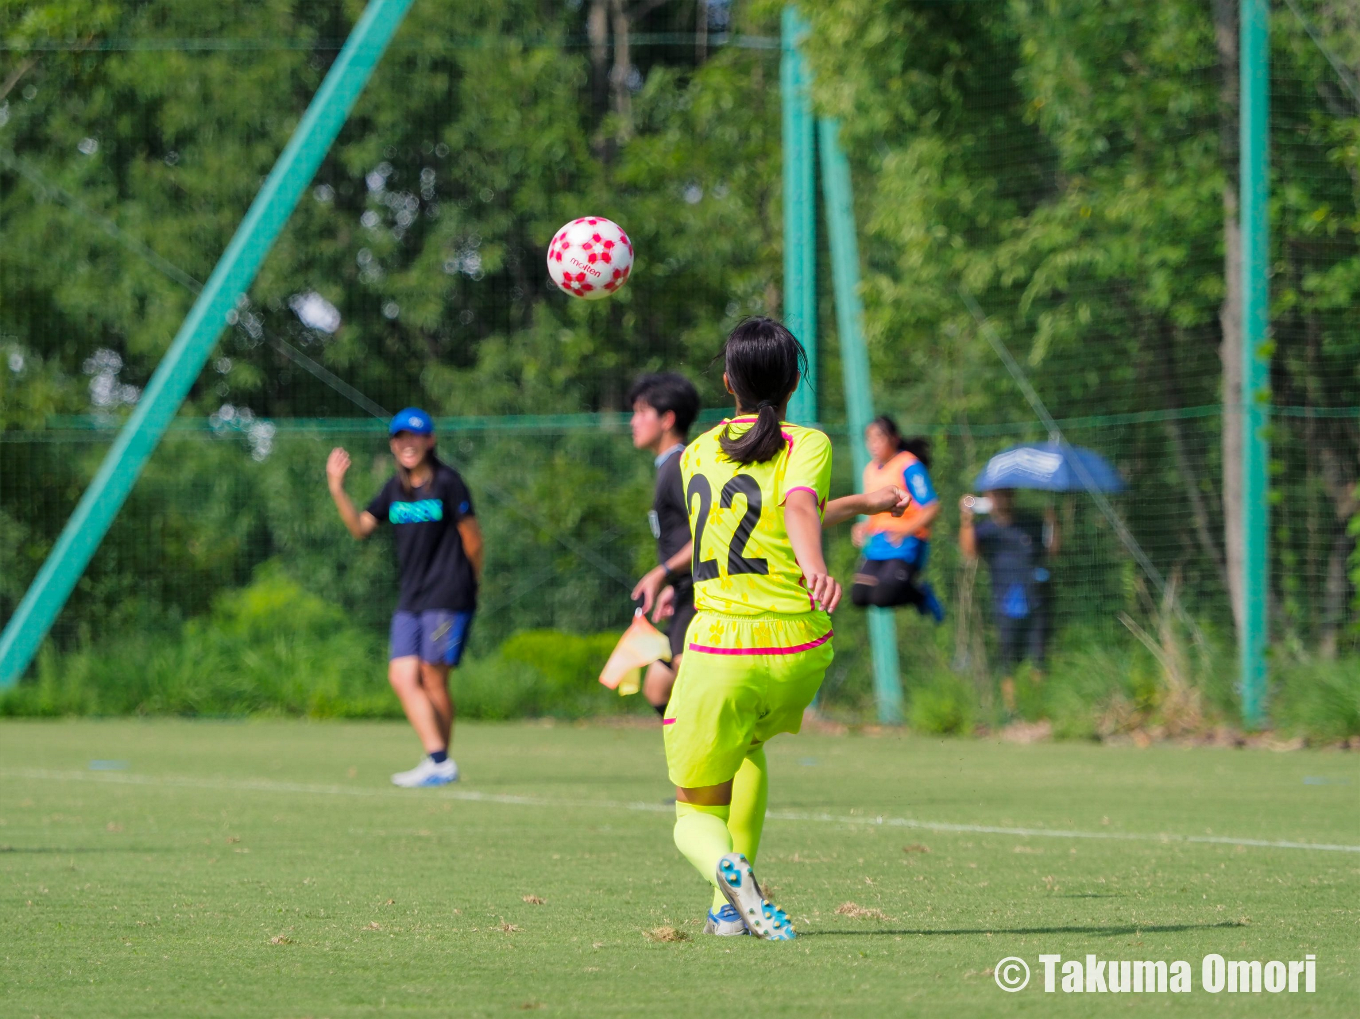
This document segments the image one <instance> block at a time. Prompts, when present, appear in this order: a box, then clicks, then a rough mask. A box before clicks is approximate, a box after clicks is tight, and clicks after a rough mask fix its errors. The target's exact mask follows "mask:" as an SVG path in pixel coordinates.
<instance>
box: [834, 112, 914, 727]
mask: <svg viewBox="0 0 1360 1019" xmlns="http://www.w3.org/2000/svg"><path fill="white" fill-rule="evenodd" d="M817 127H818V134H819V138H818V140H819V142H820V143H821V156H822V189H823V192H824V198H825V201H826V220H827V234H828V236H829V237H830V240H831V274H832V278H833V281H834V286H835V291H836V332H837V333H839V334H840V341H841V369H842V372H843V375H844V379H845V416H846V419H847V424H848V426H849V429H850V450H851V455H852V457H853V459H854V464H855V487H856V488H857V489H858V488H860V487H862V479H863V477H864V468H865V466H866V465H867V464H868V463H869V451H868V449H866V448H865V445H864V429H865V428H866V427H867V426H868V424H869V422H870V421H872V420H873V417H874V399H873V393H872V391H871V390H870V388H869V351H868V349H867V348H866V347H865V345H864V306H863V305H862V304H861V303H860V297H859V279H860V277H859V243H858V241H857V240H856V237H855V203H854V193H853V191H852V189H851V186H850V163H849V162H848V161H847V160H846V158H845V153H844V151H842V149H841V144H840V137H839V135H840V125H839V124H838V123H837V122H836V121H834V120H828V119H826V118H822V119H820V120H818V122H817ZM869 645H870V648H871V649H872V652H873V658H874V693H875V695H876V696H877V699H878V719H879V721H880V722H883V723H885V724H888V725H897V724H900V723H901V721H902V678H901V673H900V672H899V669H898V662H897V625H896V621H895V620H894V618H893V614H892V610H891V609H879V608H871V609H869Z"/></svg>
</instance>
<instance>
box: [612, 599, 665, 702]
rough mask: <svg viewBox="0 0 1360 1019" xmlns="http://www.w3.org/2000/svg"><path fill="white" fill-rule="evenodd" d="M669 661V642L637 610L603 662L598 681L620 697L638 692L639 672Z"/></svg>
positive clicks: (640, 676)
mask: <svg viewBox="0 0 1360 1019" xmlns="http://www.w3.org/2000/svg"><path fill="white" fill-rule="evenodd" d="M670 660H671V642H670V639H669V638H668V637H667V636H666V635H665V634H664V633H662V632H661V631H660V630H658V629H657V628H656V627H655V626H653V625H652V624H651V623H649V622H647V617H646V616H645V615H643V614H642V610H641V609H638V610H637V612H635V613H634V614H633V625H632V626H630V627H628V629H627V630H625V631H624V633H623V637H622V638H621V639H620V640H619V642H618V644H616V645H615V647H614V653H613V654H611V655H610V656H609V661H607V662H605V663H604V671H603V672H601V673H600V682H601V683H603V684H604V685H605V686H607V687H609V689H611V690H617V691H618V692H619V696H620V697H627V696H628V695H629V694H630V693H637V692H638V690H640V689H641V688H642V670H643V669H645V668H646V667H647V666H649V665H651V664H652V662H657V661H660V662H669V661H670Z"/></svg>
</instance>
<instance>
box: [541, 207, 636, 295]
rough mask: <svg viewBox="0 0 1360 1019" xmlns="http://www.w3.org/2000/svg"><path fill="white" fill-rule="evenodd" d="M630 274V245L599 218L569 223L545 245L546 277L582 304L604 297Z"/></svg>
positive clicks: (618, 229) (608, 222)
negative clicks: (546, 255)
mask: <svg viewBox="0 0 1360 1019" xmlns="http://www.w3.org/2000/svg"><path fill="white" fill-rule="evenodd" d="M632 271H633V242H632V241H630V240H629V239H628V235H627V234H626V233H624V232H623V228H622V227H620V226H619V225H618V224H617V223H615V222H613V221H611V220H608V219H605V218H604V217H603V216H582V217H581V218H580V219H573V220H572V221H571V222H570V223H568V224H567V225H566V226H564V227H562V229H561V230H559V231H557V235H556V236H555V237H553V239H552V244H550V245H548V275H549V276H551V277H552V281H553V282H554V283H556V284H557V286H558V288H559V289H561V290H564V291H566V292H567V293H569V294H571V295H572V296H573V297H579V298H581V299H582V300H585V301H598V300H599V299H600V298H602V297H608V296H609V295H610V294H612V293H614V291H616V290H618V289H619V287H621V286H623V285H624V284H625V283H627V282H628V277H629V275H630V274H631V273H632Z"/></svg>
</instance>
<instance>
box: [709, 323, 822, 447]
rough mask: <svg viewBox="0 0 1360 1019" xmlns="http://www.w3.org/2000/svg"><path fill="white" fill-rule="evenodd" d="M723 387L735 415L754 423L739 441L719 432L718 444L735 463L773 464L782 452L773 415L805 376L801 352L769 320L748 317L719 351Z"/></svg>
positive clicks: (728, 430) (781, 439) (729, 433)
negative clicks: (733, 400)
mask: <svg viewBox="0 0 1360 1019" xmlns="http://www.w3.org/2000/svg"><path fill="white" fill-rule="evenodd" d="M723 361H724V367H725V369H726V371H727V384H728V385H729V386H731V387H732V392H733V393H734V394H735V395H736V397H737V411H738V412H739V413H741V414H754V415H755V416H756V420H755V423H754V424H752V425H751V427H750V428H749V429H748V430H746V431H745V432H743V433H742V434H741V435H739V436H735V437H734V436H733V435H732V430H731V427H730V426H729V427H728V428H725V429H723V433H722V435H721V436H720V437H719V438H718V443H719V445H721V446H722V451H723V453H725V454H726V455H727V457H728V459H730V460H732V461H734V462H735V463H739V464H750V463H764V462H766V461H767V460H773V459H774V458H775V457H776V456H778V455H779V453H780V452H781V451H782V450H783V449H784V435H783V431H782V430H781V429H780V427H779V412H780V411H781V410H782V409H783V408H784V405H785V404H786V403H787V402H788V399H789V397H790V396H792V395H793V391H794V389H795V388H796V387H797V385H798V379H799V378H800V377H801V376H802V375H803V374H804V373H805V372H806V371H807V352H806V351H804V350H803V345H802V344H801V343H799V342H798V340H797V338H795V337H794V335H793V333H791V332H789V331H788V330H787V329H785V328H784V326H783V325H781V324H780V323H778V322H776V321H775V320H774V319H772V318H763V317H757V318H748V319H747V320H746V321H745V322H742V323H741V324H740V325H739V326H737V327H736V328H735V329H733V330H732V332H731V334H730V335H729V336H728V337H727V343H726V345H725V346H724V347H723Z"/></svg>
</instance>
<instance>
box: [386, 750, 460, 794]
mask: <svg viewBox="0 0 1360 1019" xmlns="http://www.w3.org/2000/svg"><path fill="white" fill-rule="evenodd" d="M457 781H458V765H456V764H454V763H453V761H452V760H446V761H445V762H444V763H443V764H435V763H434V761H433V760H431V759H430V758H428V757H425V758H422V759H421V762H420V763H419V764H417V765H416V766H415V767H414V768H412V769H411V770H410V771H399V772H397V773H396V774H395V775H393V776H392V784H393V785H399V786H401V787H402V788H403V789H421V788H424V787H426V786H436V785H448V784H449V783H450V782H457Z"/></svg>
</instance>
